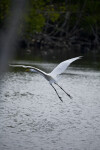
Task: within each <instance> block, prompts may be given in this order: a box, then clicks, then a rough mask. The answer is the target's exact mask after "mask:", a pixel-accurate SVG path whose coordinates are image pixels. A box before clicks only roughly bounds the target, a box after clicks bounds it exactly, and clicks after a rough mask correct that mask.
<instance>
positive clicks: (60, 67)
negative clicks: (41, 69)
mask: <svg viewBox="0 0 100 150" xmlns="http://www.w3.org/2000/svg"><path fill="white" fill-rule="evenodd" d="M81 57H82V56H79V57H75V58H72V59H68V60H65V61H63V62H61V63H60V64H59V65H58V66H57V67H56V68H55V69H54V70H53V71H52V72H51V73H50V74H49V75H51V76H52V77H56V76H57V75H60V74H62V73H63V72H64V71H65V70H66V69H67V67H68V66H69V65H70V64H71V63H72V62H73V61H75V60H77V59H80V58H81Z"/></svg>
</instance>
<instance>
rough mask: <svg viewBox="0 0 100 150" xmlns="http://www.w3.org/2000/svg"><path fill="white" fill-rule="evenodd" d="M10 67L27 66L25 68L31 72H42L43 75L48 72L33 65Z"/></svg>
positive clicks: (23, 66)
mask: <svg viewBox="0 0 100 150" xmlns="http://www.w3.org/2000/svg"><path fill="white" fill-rule="evenodd" d="M9 66H10V67H22V68H25V69H29V70H30V71H31V72H37V73H40V74H41V75H43V76H44V75H45V74H46V73H45V72H44V71H42V70H40V69H38V68H36V67H33V66H25V65H9Z"/></svg>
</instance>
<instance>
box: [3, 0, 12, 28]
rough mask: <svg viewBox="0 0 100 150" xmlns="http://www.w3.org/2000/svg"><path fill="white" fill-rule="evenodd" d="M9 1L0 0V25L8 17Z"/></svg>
mask: <svg viewBox="0 0 100 150" xmlns="http://www.w3.org/2000/svg"><path fill="white" fill-rule="evenodd" d="M10 3H11V1H10V0H0V27H2V26H3V25H4V21H5V20H6V19H7V17H8V14H9V9H10Z"/></svg>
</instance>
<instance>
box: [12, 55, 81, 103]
mask: <svg viewBox="0 0 100 150" xmlns="http://www.w3.org/2000/svg"><path fill="white" fill-rule="evenodd" d="M81 57H82V56H79V57H75V58H71V59H68V60H65V61H63V62H61V63H60V64H59V65H58V66H57V67H56V68H54V70H53V71H52V72H51V73H46V72H44V71H42V70H40V69H38V68H36V67H33V66H25V65H10V66H11V67H23V68H26V69H29V70H30V71H31V72H37V73H39V74H40V75H42V76H43V77H44V78H45V79H46V80H47V81H49V83H50V85H51V86H52V87H53V88H54V90H55V92H56V94H57V95H58V97H59V99H60V100H61V101H62V99H61V97H60V96H59V94H58V92H57V90H56V89H55V87H54V86H53V85H52V84H53V83H55V84H56V85H58V83H57V77H58V75H60V74H62V73H63V72H64V71H65V70H66V69H67V67H68V66H69V65H70V64H71V63H72V62H74V61H75V60H78V59H80V58H81ZM58 86H59V85H58ZM59 87H60V88H61V89H62V90H63V91H64V92H65V93H66V94H67V95H68V96H69V97H70V98H72V97H71V96H70V95H69V94H68V93H67V92H66V91H65V90H64V89H63V88H62V87H61V86H59Z"/></svg>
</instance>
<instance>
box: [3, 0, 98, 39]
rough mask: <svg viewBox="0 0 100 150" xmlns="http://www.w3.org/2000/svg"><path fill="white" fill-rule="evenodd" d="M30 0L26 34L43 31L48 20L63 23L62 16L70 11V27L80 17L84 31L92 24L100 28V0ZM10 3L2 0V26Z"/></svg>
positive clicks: (80, 23) (9, 0)
mask: <svg viewBox="0 0 100 150" xmlns="http://www.w3.org/2000/svg"><path fill="white" fill-rule="evenodd" d="M28 2H29V4H28V6H27V13H26V14H25V17H24V18H25V27H24V28H25V31H24V36H27V37H28V36H30V35H33V34H34V33H35V32H42V31H43V28H44V27H45V25H46V22H47V21H49V22H51V23H53V24H54V23H56V22H57V21H60V23H62V24H63V22H64V19H65V17H63V18H62V16H64V15H65V14H66V12H69V13H70V18H69V20H68V21H69V22H68V25H69V28H70V29H71V28H73V27H74V25H75V23H76V22H77V20H78V19H79V25H78V27H82V28H83V29H84V31H85V30H87V29H90V26H91V25H96V26H98V27H99V28H100V0H67V1H65V0H52V1H51V0H29V1H28ZM85 2H86V3H85ZM10 3H11V0H0V27H2V26H3V24H4V21H5V19H6V18H7V17H8V15H9V9H10ZM81 11H82V12H81ZM80 13H82V16H81V18H79V15H80ZM62 14H63V15H62ZM22 28H23V25H22V26H21V29H22Z"/></svg>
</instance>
